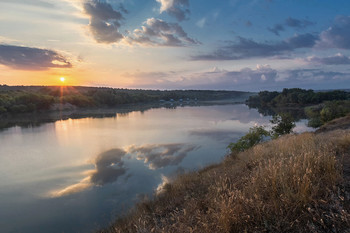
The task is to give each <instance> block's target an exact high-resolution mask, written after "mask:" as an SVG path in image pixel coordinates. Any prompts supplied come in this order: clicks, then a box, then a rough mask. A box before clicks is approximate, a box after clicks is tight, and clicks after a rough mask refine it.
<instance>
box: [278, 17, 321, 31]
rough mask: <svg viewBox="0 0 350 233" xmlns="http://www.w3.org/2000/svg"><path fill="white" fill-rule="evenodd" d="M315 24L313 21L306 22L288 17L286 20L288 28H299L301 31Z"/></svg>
mask: <svg viewBox="0 0 350 233" xmlns="http://www.w3.org/2000/svg"><path fill="white" fill-rule="evenodd" d="M314 24H315V23H314V22H311V21H309V20H306V19H302V20H299V19H294V18H292V17H288V18H287V19H286V20H285V25H286V26H288V27H292V28H299V29H300V28H306V27H308V26H311V25H314Z"/></svg>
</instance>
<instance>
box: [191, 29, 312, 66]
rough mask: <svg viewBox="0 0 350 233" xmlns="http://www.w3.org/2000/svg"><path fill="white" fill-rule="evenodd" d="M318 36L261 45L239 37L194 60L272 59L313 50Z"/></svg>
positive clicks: (193, 58)
mask: <svg viewBox="0 0 350 233" xmlns="http://www.w3.org/2000/svg"><path fill="white" fill-rule="evenodd" d="M317 39H318V37H317V36H314V35H312V34H310V33H306V34H300V35H299V34H297V35H294V36H293V37H290V38H288V39H286V40H284V41H278V42H274V43H267V42H265V43H261V42H256V41H254V40H251V39H247V38H243V37H237V41H235V42H232V41H229V42H227V45H224V46H222V47H220V48H219V49H217V50H215V51H214V52H213V53H212V54H204V55H196V56H192V57H191V59H192V60H240V59H247V58H253V57H271V56H276V55H282V54H285V53H287V52H292V51H294V50H296V49H299V48H312V47H313V46H314V45H315V43H316V40H317Z"/></svg>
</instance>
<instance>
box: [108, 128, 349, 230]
mask: <svg viewBox="0 0 350 233" xmlns="http://www.w3.org/2000/svg"><path fill="white" fill-rule="evenodd" d="M349 152H350V130H348V131H345V130H342V131H333V132H328V133H322V134H313V133H304V134H301V135H288V136H284V137H281V138H279V139H276V140H273V141H270V142H266V143H263V144H260V145H257V146H255V147H253V148H252V149H250V150H247V151H245V152H242V153H240V154H238V155H236V156H228V157H227V158H226V159H225V160H224V161H223V162H222V163H220V164H217V165H213V166H211V167H208V168H206V169H204V170H202V171H199V172H193V173H189V174H185V175H181V176H179V177H177V179H175V180H174V181H173V182H172V183H171V184H168V185H166V186H165V187H164V191H163V192H162V194H160V195H158V196H156V197H155V198H154V200H149V201H144V202H142V203H139V204H138V205H137V206H136V207H135V209H134V210H133V211H132V212H131V213H130V214H128V215H127V216H125V217H123V218H121V219H119V220H117V221H116V222H115V223H114V224H113V226H112V227H110V228H109V229H106V230H104V231H103V232H346V231H349V229H350V215H349V199H348V198H349V193H348V192H349V190H346V188H348V186H347V187H346V186H345V185H346V182H349V174H343V164H342V161H345V160H344V158H348V157H349V156H350V155H349ZM347 165H349V164H347Z"/></svg>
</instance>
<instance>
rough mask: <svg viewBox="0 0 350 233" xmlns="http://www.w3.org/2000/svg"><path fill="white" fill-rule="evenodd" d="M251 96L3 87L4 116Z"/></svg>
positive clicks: (0, 102) (1, 105) (1, 111)
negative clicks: (65, 108) (61, 108)
mask: <svg viewBox="0 0 350 233" xmlns="http://www.w3.org/2000/svg"><path fill="white" fill-rule="evenodd" d="M248 94H249V93H247V92H239V91H210V90H165V91H162V90H141V89H116V88H98V87H59V86H57V87H56V86H53V87H40V86H32V87H30V86H29V87H28V86H6V85H3V86H1V85H0V114H5V113H25V112H39V111H47V110H50V109H51V108H52V106H54V105H55V104H71V105H73V106H75V107H77V108H87V107H115V106H118V105H121V104H134V103H146V102H155V101H205V100H222V99H231V98H237V97H241V96H245V95H248Z"/></svg>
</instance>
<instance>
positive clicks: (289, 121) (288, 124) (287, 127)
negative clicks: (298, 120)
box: [270, 113, 295, 138]
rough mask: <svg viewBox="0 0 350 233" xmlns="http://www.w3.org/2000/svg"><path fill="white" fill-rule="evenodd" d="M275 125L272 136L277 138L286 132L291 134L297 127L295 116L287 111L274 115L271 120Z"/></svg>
mask: <svg viewBox="0 0 350 233" xmlns="http://www.w3.org/2000/svg"><path fill="white" fill-rule="evenodd" d="M270 122H271V123H272V124H275V126H273V127H272V130H271V132H270V133H271V136H272V137H273V138H277V137H279V136H281V135H284V134H289V133H291V132H292V130H293V128H294V127H295V122H294V119H293V117H292V116H291V115H290V114H287V113H281V114H279V115H275V116H273V117H272V120H271V121H270Z"/></svg>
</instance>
